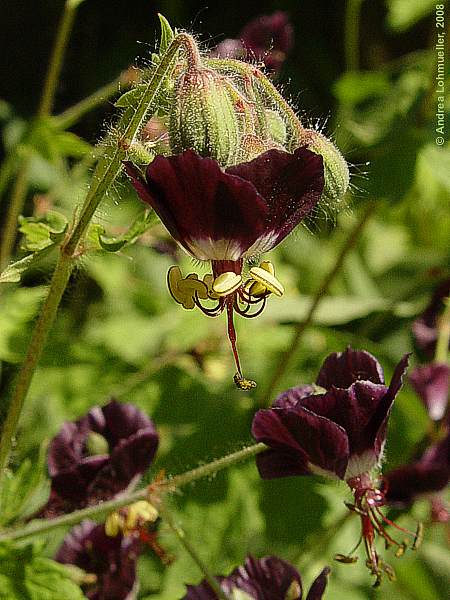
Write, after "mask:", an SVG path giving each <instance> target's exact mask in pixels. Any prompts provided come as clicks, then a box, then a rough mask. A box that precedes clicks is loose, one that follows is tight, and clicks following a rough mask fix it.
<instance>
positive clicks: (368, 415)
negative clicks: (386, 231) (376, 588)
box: [252, 348, 420, 585]
mask: <svg viewBox="0 0 450 600" xmlns="http://www.w3.org/2000/svg"><path fill="white" fill-rule="evenodd" d="M407 364H408V355H406V356H404V357H403V359H402V360H401V361H400V362H399V364H398V365H397V367H396V369H395V371H394V375H393V377H392V380H391V384H390V385H389V387H388V386H386V385H385V383H384V375H383V370H382V368H381V366H380V364H379V363H378V361H377V360H376V359H375V358H374V357H373V356H372V355H371V354H369V353H368V352H365V351H357V350H352V349H351V348H348V349H347V350H346V351H345V352H341V353H335V354H331V355H330V356H328V358H327V359H326V360H325V362H324V363H323V365H322V368H321V369H320V372H319V375H318V377H317V382H316V383H317V386H320V388H323V390H322V391H319V393H316V394H314V393H311V391H314V390H311V388H310V386H299V387H297V388H292V389H290V390H288V391H287V392H284V393H283V394H281V395H280V396H279V397H278V398H277V400H276V401H275V403H274V405H273V407H272V408H271V409H269V410H259V411H258V412H257V413H256V415H255V417H254V419H253V427H252V433H253V437H254V438H255V439H256V440H257V441H258V442H263V443H265V444H266V445H267V446H269V449H268V450H266V451H263V452H262V453H261V454H258V455H257V457H256V462H257V466H258V470H259V473H260V475H261V477H262V478H263V479H272V478H277V477H289V476H294V475H308V474H313V473H316V474H322V475H328V476H331V477H335V478H336V477H338V478H340V479H344V480H345V481H346V482H347V484H348V485H349V487H350V489H351V491H352V493H353V495H354V498H355V501H354V504H347V506H348V508H349V509H350V510H352V511H354V512H356V513H357V514H358V515H359V517H360V519H361V539H360V541H362V540H364V548H365V551H366V556H367V565H368V567H369V569H370V571H371V573H372V574H373V575H374V576H375V577H376V581H375V585H379V583H380V581H381V578H382V575H383V573H387V575H388V576H389V577H392V576H393V570H392V568H391V567H390V566H389V565H388V564H387V563H385V562H384V561H383V560H380V558H379V556H378V553H377V550H376V545H375V538H376V536H377V535H379V536H381V537H383V538H384V540H385V542H386V544H387V545H388V546H390V545H396V546H398V548H399V552H404V550H405V548H406V545H404V544H403V543H399V542H397V541H396V540H395V539H393V538H392V537H391V536H390V535H389V534H388V533H387V531H386V529H385V527H384V522H386V523H388V524H389V525H394V526H395V527H397V526H396V525H395V524H394V523H392V522H391V521H388V520H387V519H386V517H385V516H384V515H383V513H382V511H381V507H383V506H384V505H385V504H386V498H385V496H384V494H383V492H382V491H380V490H379V489H378V486H377V481H376V480H373V474H372V471H374V468H375V467H377V466H379V464H380V461H381V457H382V454H383V448H384V444H385V440H386V428H387V422H388V418H389V414H390V412H391V408H392V405H393V402H394V399H395V397H396V395H397V393H398V391H399V390H400V387H401V385H402V379H403V375H404V372H405V370H406V367H407ZM397 529H398V527H397ZM402 531H404V532H406V530H402ZM406 533H408V534H409V535H411V536H412V537H413V538H414V541H413V543H412V546H411V547H412V548H413V549H415V547H416V546H417V544H418V538H419V537H420V535H419V534H416V535H415V534H413V533H411V532H406ZM358 545H359V544H358ZM336 558H337V560H341V561H342V562H354V561H355V560H356V557H348V556H343V555H338V556H337V557H336Z"/></svg>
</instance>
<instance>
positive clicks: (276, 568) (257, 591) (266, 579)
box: [184, 556, 302, 600]
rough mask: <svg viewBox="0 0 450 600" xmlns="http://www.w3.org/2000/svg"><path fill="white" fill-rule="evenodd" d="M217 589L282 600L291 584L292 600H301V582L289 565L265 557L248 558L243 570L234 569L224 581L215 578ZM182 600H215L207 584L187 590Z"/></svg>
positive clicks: (268, 599)
mask: <svg viewBox="0 0 450 600" xmlns="http://www.w3.org/2000/svg"><path fill="white" fill-rule="evenodd" d="M217 580H218V581H219V582H220V586H221V588H222V589H223V591H224V592H225V593H228V594H230V593H232V592H233V590H235V589H238V590H241V591H243V592H245V593H246V594H248V595H249V596H250V597H251V598H254V599H255V600H284V598H285V597H286V594H287V592H288V590H289V588H291V586H292V585H293V584H294V585H296V587H297V590H298V595H297V596H294V597H292V600H301V598H302V582H301V578H300V575H299V573H298V571H297V570H296V569H295V568H294V567H293V566H292V565H290V564H289V563H288V562H286V561H284V560H282V559H280V558H278V557H276V556H266V557H263V558H261V559H255V558H253V557H252V556H249V557H248V558H247V559H246V561H245V564H244V565H243V566H242V567H237V568H236V569H235V570H234V571H233V572H232V573H231V574H230V575H228V576H227V577H220V578H219V577H218V578H217ZM184 600H217V596H216V594H215V593H214V592H213V591H212V589H211V588H210V586H209V585H208V583H207V582H205V581H203V582H202V583H201V584H200V585H197V586H190V585H189V586H187V594H186V596H185V597H184Z"/></svg>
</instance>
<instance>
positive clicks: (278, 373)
mask: <svg viewBox="0 0 450 600" xmlns="http://www.w3.org/2000/svg"><path fill="white" fill-rule="evenodd" d="M375 207H376V203H375V202H372V203H370V204H368V205H367V208H366V209H365V210H364V211H363V213H362V215H361V217H360V219H359V221H358V223H357V224H356V225H355V227H354V229H352V230H351V231H350V235H349V236H348V238H347V239H346V241H345V243H344V245H343V246H342V248H341V251H340V252H339V254H338V255H337V257H336V261H335V263H334V265H333V266H332V268H331V269H330V271H329V272H328V273H326V275H325V277H324V278H323V280H322V282H321V284H320V285H319V287H318V289H317V291H316V293H315V294H314V297H313V299H312V302H311V306H310V308H309V311H308V314H307V315H306V318H305V319H304V320H303V321H301V322H300V323H298V324H297V325H296V327H295V332H294V335H293V338H292V340H291V343H290V345H289V348H288V350H287V351H286V352H285V353H283V355H282V356H281V358H280V360H279V362H278V365H277V367H276V369H275V371H274V373H273V376H272V379H271V380H270V382H269V385H268V386H267V389H266V391H265V393H264V395H263V397H262V398H261V399H260V401H259V404H260V405H261V406H267V404H269V402H270V401H271V399H272V396H273V394H274V391H275V389H276V387H277V385H278V383H279V382H280V380H281V379H282V378H283V375H284V374H285V373H286V371H287V369H288V367H289V365H290V363H291V361H292V359H293V357H294V356H295V355H296V353H297V350H298V348H299V346H300V342H301V341H302V339H303V335H304V333H305V331H306V329H307V328H308V327H309V325H310V324H311V322H312V320H313V318H314V315H315V314H316V311H317V309H318V307H319V305H320V303H321V302H322V299H323V298H324V297H325V296H326V294H327V292H328V289H329V287H330V285H331V283H332V282H333V280H334V278H335V277H336V275H337V274H338V273H339V271H340V270H341V268H342V266H343V264H344V261H345V258H346V256H347V254H348V253H349V252H350V251H351V250H352V249H353V248H354V247H355V245H356V243H357V241H358V239H359V237H360V235H361V233H362V231H363V229H364V227H365V226H366V224H367V222H368V221H369V219H370V217H371V216H372V214H373V212H374V210H375Z"/></svg>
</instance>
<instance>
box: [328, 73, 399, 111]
mask: <svg viewBox="0 0 450 600" xmlns="http://www.w3.org/2000/svg"><path fill="white" fill-rule="evenodd" d="M389 89H390V83H389V77H388V76H387V74H386V73H384V72H382V71H357V72H352V71H348V72H347V73H345V74H344V75H343V76H342V77H341V78H340V79H338V81H337V82H336V83H335V84H334V87H333V92H334V95H335V96H336V98H337V99H338V100H339V101H340V102H342V103H343V104H358V103H359V102H363V101H365V100H367V99H369V98H373V97H377V96H384V95H385V94H386V93H387V92H388V91H389Z"/></svg>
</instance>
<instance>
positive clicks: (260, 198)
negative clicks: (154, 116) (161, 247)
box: [125, 147, 323, 274]
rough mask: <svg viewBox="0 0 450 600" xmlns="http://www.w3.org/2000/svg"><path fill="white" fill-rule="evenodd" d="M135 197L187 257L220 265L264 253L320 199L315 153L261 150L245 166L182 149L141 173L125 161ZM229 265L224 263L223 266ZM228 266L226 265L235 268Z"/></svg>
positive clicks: (320, 181) (320, 175) (158, 159)
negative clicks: (228, 164)
mask: <svg viewBox="0 0 450 600" xmlns="http://www.w3.org/2000/svg"><path fill="white" fill-rule="evenodd" d="M125 167H126V170H127V173H128V175H129V176H130V177H131V181H132V184H133V186H134V187H135V189H136V191H137V192H138V194H139V196H140V197H141V199H142V200H143V201H144V202H146V203H147V204H149V205H150V206H152V207H153V209H154V210H155V211H156V213H157V214H158V216H159V217H160V219H161V221H162V222H163V223H164V225H165V226H166V228H167V229H168V231H169V233H170V234H171V235H172V237H173V238H175V239H176V240H177V242H179V244H180V245H181V246H182V247H183V248H184V249H185V250H186V251H187V252H188V253H189V254H190V255H191V256H193V257H194V258H197V259H199V260H211V261H213V264H215V266H216V272H217V273H218V274H220V273H221V272H223V270H224V268H223V266H222V264H223V263H225V262H226V263H237V264H236V265H235V267H234V269H236V272H239V273H240V263H241V261H242V259H243V258H244V257H248V256H253V255H255V254H259V253H262V252H266V251H268V250H270V249H271V248H273V247H274V246H276V245H277V244H279V243H280V242H281V241H282V240H283V239H284V238H285V237H286V236H287V235H288V234H289V233H290V232H291V231H292V230H293V229H294V227H296V226H297V225H298V224H299V222H300V221H301V220H302V219H304V218H305V217H306V216H307V215H308V214H309V213H310V212H311V211H312V210H313V208H314V207H315V206H316V204H317V203H318V201H319V200H320V196H321V193H322V190H323V166H322V158H321V157H320V156H319V155H317V154H314V153H313V152H311V151H309V150H307V149H306V148H305V147H302V148H298V149H297V150H296V151H295V152H294V154H290V153H288V152H284V151H282V150H268V151H267V152H264V153H263V154H261V155H259V156H258V157H257V158H255V159H253V160H252V161H250V162H247V163H241V164H238V165H235V166H232V167H228V168H227V169H225V170H224V169H222V168H221V167H220V166H219V164H218V163H217V161H215V160H213V159H211V158H204V157H201V156H199V155H198V154H196V153H195V152H193V151H192V150H186V151H184V152H183V153H182V154H179V155H174V156H168V157H165V156H157V157H156V158H155V159H154V161H153V162H152V163H151V164H150V165H149V166H148V167H147V171H146V178H145V180H144V179H142V177H141V175H140V173H139V171H138V170H137V169H136V167H134V166H133V165H132V164H131V163H126V165H125ZM228 266H229V265H228ZM234 269H233V270H234Z"/></svg>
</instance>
